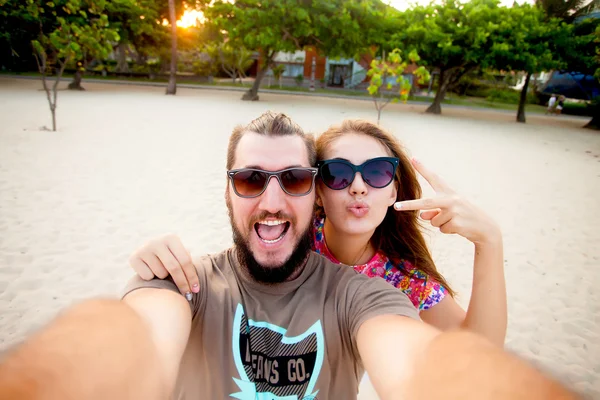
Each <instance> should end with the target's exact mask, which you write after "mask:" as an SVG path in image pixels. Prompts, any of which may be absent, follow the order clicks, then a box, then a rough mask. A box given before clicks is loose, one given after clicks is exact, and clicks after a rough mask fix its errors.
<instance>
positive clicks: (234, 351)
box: [125, 249, 418, 400]
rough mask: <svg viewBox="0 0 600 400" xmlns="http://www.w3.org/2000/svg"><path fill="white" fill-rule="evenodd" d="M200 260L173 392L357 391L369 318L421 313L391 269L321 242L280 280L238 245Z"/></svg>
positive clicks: (139, 284)
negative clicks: (359, 261)
mask: <svg viewBox="0 0 600 400" xmlns="http://www.w3.org/2000/svg"><path fill="white" fill-rule="evenodd" d="M194 264H195V265H196V270H197V271H198V276H199V278H200V293H198V294H197V295H194V298H193V300H192V301H191V303H190V305H191V308H192V328H191V333H190V338H189V341H188V346H187V348H186V350H185V353H184V356H183V359H182V363H181V366H180V371H179V377H178V382H177V387H176V389H175V393H174V396H173V398H174V399H211V400H212V399H227V398H235V399H241V400H256V399H261V400H267V399H269V400H270V399H278V400H284V399H285V400H292V399H293V400H303V399H304V400H309V399H311V400H312V399H344V400H346V399H356V396H357V392H358V384H359V381H360V378H361V377H362V375H363V373H364V369H363V366H362V363H361V360H360V357H359V354H358V350H357V344H356V336H357V332H358V329H359V327H360V326H361V324H362V323H363V322H365V321H366V320H368V319H370V318H373V317H375V316H379V315H384V314H394V315H402V316H407V317H411V318H414V319H418V315H417V311H416V310H415V308H414V306H413V305H412V303H411V302H410V300H409V299H408V297H406V295H405V294H403V293H402V292H401V291H400V290H398V289H396V288H394V287H393V286H391V285H390V284H389V283H387V282H385V281H384V280H383V279H381V278H368V277H366V276H365V275H361V274H358V273H356V272H355V271H354V269H352V268H350V267H347V266H343V265H338V264H333V263H331V262H329V261H328V260H326V259H325V258H324V257H322V256H320V255H318V254H316V253H312V252H311V253H310V256H309V258H308V261H307V264H306V266H305V268H304V270H303V271H302V272H301V273H300V275H299V276H298V277H297V278H296V279H294V280H291V281H289V282H284V283H281V284H276V285H265V284H260V283H257V282H256V281H254V280H252V279H250V278H248V277H247V273H245V272H244V271H242V270H241V269H240V268H241V267H240V264H239V262H238V260H237V257H236V252H235V250H234V249H229V250H226V251H224V252H222V253H219V254H216V255H211V256H205V257H202V258H200V259H199V260H196V261H195V262H194ZM139 288H162V289H169V290H173V291H176V292H179V291H178V290H177V287H176V286H175V285H174V283H173V282H172V281H171V280H160V279H154V280H152V281H143V280H141V279H140V278H134V279H133V280H132V281H131V282H130V283H129V285H128V287H127V289H126V292H125V293H129V292H131V291H133V290H135V289H139ZM380 339H381V340H389V341H393V340H394V338H380ZM401 356H402V355H398V357H401Z"/></svg>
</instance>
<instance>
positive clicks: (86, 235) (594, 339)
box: [0, 78, 600, 400]
mask: <svg viewBox="0 0 600 400" xmlns="http://www.w3.org/2000/svg"><path fill="white" fill-rule="evenodd" d="M85 86H86V87H87V89H88V90H87V91H85V92H70V91H61V92H60V95H59V104H58V123H59V131H58V132H47V131H41V130H40V129H39V128H40V127H42V126H44V125H46V126H48V125H50V114H49V111H48V105H47V102H46V98H45V95H44V93H43V92H41V91H40V90H39V88H40V84H39V82H37V81H27V80H15V79H5V78H1V79H0V105H1V106H0V120H1V121H2V126H1V127H0V351H1V350H4V349H6V348H7V347H9V346H10V345H12V344H15V343H17V342H19V341H20V340H22V339H23V338H24V337H26V335H27V334H28V333H29V332H31V330H33V329H35V328H37V327H39V326H40V325H41V324H43V323H45V322H46V321H48V319H49V318H51V317H52V316H53V315H55V313H56V312H57V311H59V310H60V309H61V308H63V307H65V306H67V305H69V304H71V303H72V302H73V301H77V300H80V299H83V298H87V297H90V296H96V295H115V294H117V293H118V292H119V290H120V289H121V288H122V287H123V285H124V283H125V282H126V280H127V279H128V278H129V276H130V275H131V271H130V270H129V268H128V266H127V257H128V255H129V254H130V253H131V252H132V251H133V250H134V249H135V248H136V247H138V246H140V245H141V244H143V243H144V242H145V241H146V240H147V239H149V238H152V237H155V236H157V235H161V234H164V233H169V232H173V233H177V234H178V235H180V236H181V237H182V239H183V241H184V243H186V244H187V245H188V246H189V247H190V249H191V250H192V251H193V252H194V253H206V252H214V251H218V250H221V249H223V248H225V247H227V246H229V245H230V244H231V233H230V228H229V222H228V219H227V216H226V212H225V203H224V200H223V197H222V193H223V190H224V184H225V173H224V169H225V149H226V144H227V137H228V135H229V133H230V131H231V129H232V128H233V126H234V125H235V124H238V123H245V122H248V121H249V120H250V119H251V118H254V117H256V116H258V115H259V114H260V113H262V112H263V111H265V110H267V109H272V110H276V111H283V112H286V113H288V114H289V115H290V116H291V117H292V118H294V119H295V120H297V121H298V122H299V123H300V124H301V125H302V126H304V127H305V128H306V129H308V130H311V131H314V132H320V131H323V130H324V129H325V128H326V127H327V126H329V125H330V124H332V123H336V122H339V121H340V120H342V119H344V118H369V119H374V118H376V113H375V110H374V107H373V106H372V104H370V103H368V102H361V101H353V100H337V99H336V100H334V99H319V98H309V97H296V96H286V95H272V94H266V95H262V96H261V101H260V102H255V103H248V102H242V101H239V97H240V93H236V92H233V93H232V92H217V91H199V90H186V89H180V90H179V91H178V94H177V96H175V97H167V96H165V95H164V89H161V88H147V87H137V86H115V85H106V84H87V85H85ZM411 109H412V110H411ZM421 109H422V107H421V108H419V107H418V106H403V105H393V106H390V107H389V108H387V109H385V110H384V113H383V117H382V125H383V126H385V127H387V128H389V129H391V130H392V131H393V132H395V133H396V134H397V135H398V137H399V138H400V139H401V140H403V142H404V143H405V144H406V145H407V147H408V148H409V149H410V152H411V154H413V155H416V156H418V157H419V158H420V159H421V160H422V161H423V162H424V163H426V164H427V165H428V166H429V167H430V168H431V169H433V170H434V171H437V172H439V173H440V174H442V175H443V176H444V177H445V178H446V180H447V181H448V182H449V183H450V184H451V185H453V186H454V188H455V189H456V190H458V191H459V192H460V193H462V194H463V195H464V196H466V197H468V198H469V199H471V200H472V201H474V202H475V203H477V204H479V205H480V206H482V207H484V208H485V209H486V210H488V211H489V213H490V214H492V215H493V216H494V217H495V218H496V219H497V220H498V221H499V223H500V224H501V226H502V228H503V231H504V238H505V248H506V251H505V253H506V254H505V258H506V277H507V283H508V298H509V329H508V338H507V348H508V349H510V350H512V351H514V352H516V353H518V354H520V355H522V356H523V357H525V358H527V359H530V360H533V362H535V364H536V365H538V366H540V367H541V368H543V369H544V370H546V371H548V372H549V373H552V374H554V375H555V376H556V377H558V378H559V379H561V380H562V381H563V382H565V383H566V384H568V385H569V386H571V387H573V388H575V389H577V390H579V391H581V392H582V393H585V394H587V395H589V396H590V397H595V398H600V290H599V288H600V268H599V267H600V245H599V244H598V243H600V229H599V228H598V226H600V210H599V207H598V203H599V199H600V134H598V133H596V132H591V131H587V130H584V129H580V128H579V126H581V125H582V122H584V121H582V120H578V119H573V118H563V117H561V118H556V117H553V118H550V117H544V116H535V117H532V116H530V117H529V121H530V122H531V123H528V124H527V125H522V124H516V123H514V122H512V121H513V120H514V116H513V115H510V114H504V113H494V112H479V111H472V110H464V109H462V110H461V109H452V110H449V109H448V110H444V113H445V115H443V116H431V115H423V114H421V113H419V112H414V110H416V111H419V110H421ZM426 192H427V193H431V191H430V189H429V188H426ZM431 245H432V250H433V253H434V257H435V260H436V262H437V263H438V266H439V268H440V269H441V270H442V272H443V273H444V275H445V276H446V277H447V278H448V279H449V281H450V282H452V283H453V285H454V286H455V288H456V289H457V290H458V291H459V293H460V297H459V302H460V303H461V304H462V305H463V306H466V305H467V304H468V301H469V293H470V284H471V273H472V252H473V248H472V245H470V244H469V243H468V242H467V241H466V240H465V239H462V238H460V237H455V236H445V235H442V234H440V233H432V234H431ZM399 356H401V355H399ZM435 367H436V366H432V368H435ZM441 393H442V395H443V389H441ZM369 398H374V397H373V395H372V389H371V388H369V387H368V385H367V386H365V387H364V388H363V391H362V392H361V399H363V400H366V399H369Z"/></svg>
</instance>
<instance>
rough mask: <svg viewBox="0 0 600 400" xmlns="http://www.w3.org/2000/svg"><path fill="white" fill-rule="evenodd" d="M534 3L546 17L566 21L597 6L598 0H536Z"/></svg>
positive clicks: (570, 20)
mask: <svg viewBox="0 0 600 400" xmlns="http://www.w3.org/2000/svg"><path fill="white" fill-rule="evenodd" d="M535 3H536V5H537V6H538V7H539V8H540V9H541V10H543V11H544V13H545V14H546V15H547V16H548V18H558V19H560V20H563V21H566V22H572V21H573V20H574V19H575V18H577V17H579V16H582V15H586V14H588V13H590V12H592V11H593V10H594V9H595V8H596V7H598V0H592V1H588V0H536V1H535Z"/></svg>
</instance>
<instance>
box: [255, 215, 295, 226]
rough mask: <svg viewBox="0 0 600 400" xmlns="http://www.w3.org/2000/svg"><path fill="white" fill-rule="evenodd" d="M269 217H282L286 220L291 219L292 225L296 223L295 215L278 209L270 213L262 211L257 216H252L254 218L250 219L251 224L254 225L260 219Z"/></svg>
mask: <svg viewBox="0 0 600 400" xmlns="http://www.w3.org/2000/svg"><path fill="white" fill-rule="evenodd" d="M267 218H272V219H280V220H284V221H290V223H291V224H292V225H295V224H296V218H295V217H293V216H292V215H289V214H286V213H284V212H281V211H278V212H276V213H270V212H268V211H262V212H260V213H259V214H257V215H256V216H254V217H252V219H251V220H250V226H251V227H253V226H254V225H255V224H256V223H257V222H258V221H263V220H265V219H267Z"/></svg>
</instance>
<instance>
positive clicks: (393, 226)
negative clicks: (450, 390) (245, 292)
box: [130, 120, 507, 345]
mask: <svg viewBox="0 0 600 400" xmlns="http://www.w3.org/2000/svg"><path fill="white" fill-rule="evenodd" d="M317 157H318V160H320V161H319V163H318V167H319V179H318V181H317V186H316V188H317V200H316V201H317V212H316V215H315V220H314V238H313V239H314V242H313V248H314V250H315V251H316V252H318V253H320V254H322V255H323V256H325V257H327V258H329V259H330V260H331V261H333V262H335V263H343V264H347V265H352V266H354V267H353V268H354V269H355V270H356V271H358V272H360V273H362V274H366V275H368V276H370V277H377V276H378V277H382V278H384V279H385V280H386V281H387V282H389V283H390V284H392V285H394V286H395V287H397V288H399V289H400V290H402V291H403V292H404V293H406V294H407V296H408V297H409V298H410V300H411V301H412V302H413V304H414V306H415V307H416V308H417V309H418V310H419V311H420V317H421V319H422V320H423V321H425V322H427V323H429V324H431V325H433V326H435V327H437V328H438V329H440V330H449V329H455V328H460V327H462V328H466V329H469V330H472V331H474V332H478V333H480V334H482V335H483V336H486V337H487V338H488V339H489V340H491V341H492V342H495V343H497V344H498V345H503V343H504V338H505V334H506V318H507V317H506V289H505V283H504V269H503V250H502V235H501V232H500V229H499V228H498V226H497V225H496V223H495V222H494V221H493V220H492V219H490V218H489V217H488V216H487V215H486V214H485V213H483V212H482V211H480V210H479V209H478V208H476V207H475V206H473V205H472V204H470V203H469V202H468V201H466V200H464V199H462V198H460V197H458V196H457V195H456V194H455V193H454V192H453V191H452V190H451V189H450V188H449V187H448V186H447V185H446V184H445V183H444V182H443V181H442V180H441V179H440V178H439V177H437V176H436V175H435V174H433V173H432V172H431V171H429V170H427V169H426V168H425V167H424V166H423V165H422V164H421V163H419V162H418V161H416V160H412V161H411V160H410V159H409V158H408V157H407V156H406V154H405V152H404V151H403V150H402V148H401V146H400V144H399V143H398V141H397V140H396V139H395V138H394V137H393V136H392V135H390V134H389V133H387V132H385V131H384V130H383V129H381V128H380V127H379V126H377V125H374V124H372V123H370V122H367V121H361V120H347V121H344V122H343V123H342V124H341V125H340V126H334V127H331V128H330V129H328V130H327V131H326V132H325V133H323V134H322V135H321V136H320V137H319V138H318V139H317ZM415 170H416V171H418V172H419V173H420V174H421V175H422V176H423V177H424V178H425V179H426V180H427V181H428V182H429V183H430V184H431V186H432V187H433V189H434V190H435V191H436V194H437V195H436V196H435V197H434V198H431V199H420V197H421V187H420V185H419V183H418V180H417V176H416V173H415ZM413 199H418V200H413ZM417 210H426V211H423V212H422V213H421V214H420V217H421V219H423V220H424V221H429V222H430V223H431V225H432V226H434V227H437V228H439V229H440V231H441V232H443V233H448V234H452V233H456V234H459V235H461V236H463V237H465V238H466V239H468V240H469V241H471V242H472V243H474V245H475V257H474V267H473V269H474V272H473V289H472V293H471V301H470V303H469V307H468V309H467V311H466V312H465V311H464V310H463V309H462V308H461V307H460V306H459V305H458V303H456V301H455V300H454V292H453V291H452V289H451V288H450V286H449V284H448V283H447V282H446V280H445V279H444V277H443V276H442V275H441V274H440V273H439V272H438V271H437V269H436V267H435V264H434V262H433V259H432V257H431V254H430V252H429V250H428V248H427V245H426V243H425V240H424V238H423V235H422V233H421V229H420V224H419V214H418V212H417ZM174 259H175V260H174ZM173 261H175V262H173ZM130 264H131V266H132V267H133V269H134V270H135V271H136V272H137V273H138V274H139V275H140V276H141V277H142V278H143V279H152V278H153V277H154V276H157V277H159V278H165V277H166V276H168V274H169V273H170V274H171V275H172V276H173V278H174V280H175V282H176V284H177V285H178V287H179V288H180V289H181V290H182V292H183V293H186V292H190V291H192V292H198V291H199V290H200V288H199V287H198V284H197V278H196V276H195V273H194V272H191V271H195V269H194V267H193V265H192V263H191V257H190V256H189V253H188V252H187V251H186V250H185V249H184V247H183V246H182V244H181V242H180V241H179V239H178V238H177V237H174V236H168V237H166V238H163V239H159V240H156V241H153V242H150V243H149V244H147V245H146V246H144V247H142V248H141V249H140V250H138V251H137V252H136V253H135V254H134V255H133V256H132V257H131V259H130ZM165 265H169V268H168V271H167V268H166V267H165Z"/></svg>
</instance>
